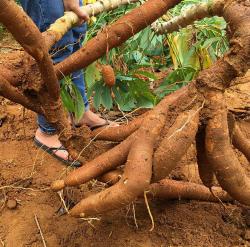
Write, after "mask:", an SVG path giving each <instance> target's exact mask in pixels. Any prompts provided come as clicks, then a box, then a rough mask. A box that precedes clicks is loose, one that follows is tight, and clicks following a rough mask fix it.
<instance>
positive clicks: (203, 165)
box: [196, 129, 215, 188]
mask: <svg viewBox="0 0 250 247" xmlns="http://www.w3.org/2000/svg"><path fill="white" fill-rule="evenodd" d="M196 152H197V164H198V171H199V176H200V179H201V181H202V183H203V184H204V185H205V186H206V187H208V188H211V187H212V186H213V184H214V180H215V175H214V172H213V168H212V165H211V164H210V163H209V161H208V159H207V155H206V148H205V131H204V130H203V129H202V130H200V131H198V133H197V135H196Z"/></svg>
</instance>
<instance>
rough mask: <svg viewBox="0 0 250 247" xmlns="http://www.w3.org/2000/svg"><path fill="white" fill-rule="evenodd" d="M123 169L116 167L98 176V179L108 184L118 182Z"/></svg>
mask: <svg viewBox="0 0 250 247" xmlns="http://www.w3.org/2000/svg"><path fill="white" fill-rule="evenodd" d="M122 174H123V171H122V170H121V169H116V170H113V171H110V172H107V173H105V174H104V175H102V176H101V177H99V178H98V181H100V182H103V183H105V184H108V185H114V184H116V183H118V182H119V180H120V179H121V178H122Z"/></svg>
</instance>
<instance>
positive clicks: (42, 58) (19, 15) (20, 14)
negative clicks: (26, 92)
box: [0, 0, 60, 101]
mask: <svg viewBox="0 0 250 247" xmlns="http://www.w3.org/2000/svg"><path fill="white" fill-rule="evenodd" d="M0 9H1V12H0V22H2V23H3V24H4V25H5V26H6V28H7V29H8V30H9V31H10V32H11V34H12V35H13V36H14V38H15V39H16V40H17V41H18V42H19V43H20V44H21V45H22V46H23V48H24V49H25V51H26V52H27V53H28V54H29V55H31V56H32V57H33V58H34V59H35V60H36V62H37V64H38V66H39V70H40V73H41V76H42V79H43V82H44V83H45V85H46V88H47V89H48V93H49V95H50V96H51V97H52V98H53V99H54V100H55V101H56V100H58V99H59V96H60V94H59V83H58V80H57V77H56V74H55V71H54V67H53V63H52V60H51V58H50V56H49V54H48V51H47V47H46V44H45V40H44V38H43V36H42V34H41V33H40V31H39V30H38V28H37V26H36V25H35V24H34V22H33V21H32V20H31V19H30V18H29V17H28V16H27V15H26V14H25V12H24V11H23V10H22V9H21V8H20V7H19V6H18V5H17V4H16V3H15V2H14V1H8V0H1V2H0Z"/></svg>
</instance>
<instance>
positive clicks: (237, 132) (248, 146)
mask: <svg viewBox="0 0 250 247" xmlns="http://www.w3.org/2000/svg"><path fill="white" fill-rule="evenodd" d="M232 140H233V145H234V146H235V147H236V148H237V149H239V150H240V151H241V152H242V153H243V154H244V155H245V157H246V158H247V160H248V161H249V162H250V140H249V139H247V138H246V136H244V134H243V133H242V131H241V129H240V127H239V126H238V125H237V124H235V127H234V130H233V133H232Z"/></svg>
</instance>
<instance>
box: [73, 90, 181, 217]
mask: <svg viewBox="0 0 250 247" xmlns="http://www.w3.org/2000/svg"><path fill="white" fill-rule="evenodd" d="M177 95H178V94H177ZM174 99H175V96H172V97H170V98H169V100H170V101H171V100H174ZM167 113H168V107H167V106H166V105H163V104H160V105H159V106H158V107H157V108H156V109H155V110H154V111H152V112H151V113H150V114H149V116H148V118H147V119H145V120H144V121H143V123H142V126H141V128H140V129H139V130H138V131H137V132H138V137H139V138H137V139H136V140H135V141H134V142H133V143H132V145H131V148H130V151H129V154H128V159H127V162H126V165H125V170H124V174H123V176H122V178H121V180H120V181H119V182H118V183H117V184H115V185H114V186H112V187H110V188H108V189H106V190H104V191H102V192H100V193H98V194H96V195H93V196H90V197H88V198H86V199H84V200H82V201H81V202H80V203H78V204H77V205H76V206H75V207H74V208H73V209H72V210H71V211H70V214H71V215H73V216H77V217H79V216H84V217H86V216H91V215H95V214H99V213H103V212H106V211H109V210H113V209H116V208H120V207H123V206H124V205H127V204H129V203H131V202H132V201H134V200H135V199H136V198H137V197H138V196H139V195H141V194H142V193H143V191H145V190H147V189H148V186H149V184H150V181H151V176H152V159H153V151H154V146H155V143H156V141H157V140H158V138H159V135H160V133H161V131H162V129H163V127H164V125H165V122H166V115H167Z"/></svg>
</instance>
